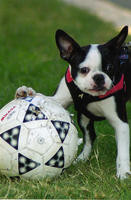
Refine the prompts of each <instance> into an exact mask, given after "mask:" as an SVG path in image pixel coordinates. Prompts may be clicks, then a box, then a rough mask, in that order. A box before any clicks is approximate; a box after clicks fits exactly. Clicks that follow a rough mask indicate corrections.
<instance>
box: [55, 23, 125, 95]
mask: <svg viewBox="0 0 131 200" xmlns="http://www.w3.org/2000/svg"><path fill="white" fill-rule="evenodd" d="M127 35H128V27H127V26H125V27H124V28H123V29H122V30H121V32H120V33H119V34H118V35H117V36H116V37H114V38H113V39H112V40H110V41H109V42H107V43H105V44H102V45H99V44H91V45H88V46H84V47H80V45H79V44H78V43H77V42H76V41H75V40H74V39H73V38H72V37H70V36H69V35H68V34H67V33H65V32H64V31H62V30H57V31H56V44H57V46H58V49H59V51H60V55H61V57H62V58H63V59H64V60H66V61H67V62H68V63H69V64H70V71H71V75H72V78H73V81H74V82H75V84H76V85H77V86H78V87H79V89H80V90H81V91H83V92H85V93H88V94H91V95H93V96H99V95H103V94H105V93H106V92H107V91H108V90H109V89H110V88H111V87H112V84H113V78H114V75H115V74H116V72H117V71H119V70H120V69H118V66H119V53H120V49H121V46H122V44H123V43H124V41H125V39H126V37H127Z"/></svg>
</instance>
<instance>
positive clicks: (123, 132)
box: [111, 120, 131, 179]
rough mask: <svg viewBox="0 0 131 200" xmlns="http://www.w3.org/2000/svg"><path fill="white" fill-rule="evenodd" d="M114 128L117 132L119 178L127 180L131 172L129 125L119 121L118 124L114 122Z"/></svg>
mask: <svg viewBox="0 0 131 200" xmlns="http://www.w3.org/2000/svg"><path fill="white" fill-rule="evenodd" d="M111 124H112V126H113V127H114V128H115V131H116V143H117V159H116V167H117V177H119V178H120V179H125V178H127V176H128V174H131V172H130V153H129V151H130V148H129V146H130V135H129V125H128V123H126V122H123V121H121V120H118V121H117V122H113V121H112V123H111Z"/></svg>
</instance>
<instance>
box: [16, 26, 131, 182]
mask: <svg viewBox="0 0 131 200" xmlns="http://www.w3.org/2000/svg"><path fill="white" fill-rule="evenodd" d="M127 35H128V27H127V26H125V27H124V28H123V29H122V30H121V31H120V33H119V34H118V35H117V36H115V37H114V38H113V39H111V40H110V41H108V42H106V43H104V44H91V45H87V46H83V47H81V46H80V45H79V44H78V43H77V42H76V41H75V40H74V39H73V38H72V37H70V36H69V35H68V34H67V33H65V32H64V31H63V30H57V31H56V44H57V46H58V49H59V51H60V56H61V57H62V58H63V59H64V60H66V61H67V62H68V63H69V67H68V68H67V71H66V73H65V76H64V77H63V78H62V80H61V81H60V84H59V86H58V88H57V90H56V92H55V94H54V96H52V97H51V98H53V99H54V100H56V101H57V102H59V103H60V104H61V105H62V106H63V107H64V108H67V107H68V106H69V105H70V104H71V103H74V107H75V109H76V111H77V117H78V124H79V126H80V129H81V131H82V133H83V140H84V147H83V150H82V152H81V154H80V155H79V156H78V158H77V161H79V160H82V161H86V160H87V159H88V157H89V155H90V152H91V148H92V145H93V142H94V140H95V138H96V134H95V129H94V122H95V121H99V120H105V119H106V120H108V121H109V123H110V124H111V126H112V127H113V128H114V130H115V136H116V144H117V159H116V168H117V177H119V178H120V179H124V178H127V177H128V175H130V174H131V172H130V153H129V152H130V136H129V125H128V121H127V113H126V102H127V101H128V100H129V99H130V98H131V51H130V48H129V46H131V45H130V44H129V45H128V44H124V41H125V39H126V37H127ZM26 95H35V91H34V90H32V89H31V88H26V87H25V86H24V87H20V88H18V89H17V91H16V98H19V97H22V96H26Z"/></svg>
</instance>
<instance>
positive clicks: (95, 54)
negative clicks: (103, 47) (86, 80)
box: [80, 44, 102, 70]
mask: <svg viewBox="0 0 131 200" xmlns="http://www.w3.org/2000/svg"><path fill="white" fill-rule="evenodd" d="M101 65H102V64H101V54H100V52H99V50H98V44H93V45H91V47H90V49H89V52H88V53H87V55H86V58H85V60H84V61H83V62H82V63H81V64H80V68H82V67H89V68H91V70H100V69H101Z"/></svg>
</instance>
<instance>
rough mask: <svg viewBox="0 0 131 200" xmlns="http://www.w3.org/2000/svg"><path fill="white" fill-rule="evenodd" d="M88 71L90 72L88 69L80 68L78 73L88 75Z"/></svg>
mask: <svg viewBox="0 0 131 200" xmlns="http://www.w3.org/2000/svg"><path fill="white" fill-rule="evenodd" d="M89 71H90V69H89V68H88V67H82V68H81V69H80V73H81V74H88V73H89Z"/></svg>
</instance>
